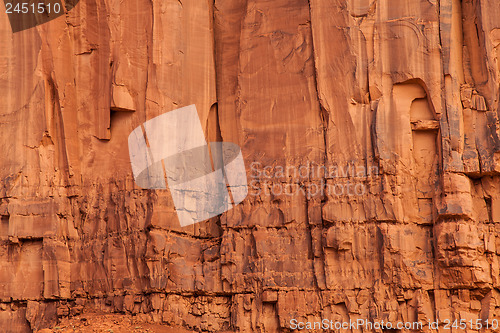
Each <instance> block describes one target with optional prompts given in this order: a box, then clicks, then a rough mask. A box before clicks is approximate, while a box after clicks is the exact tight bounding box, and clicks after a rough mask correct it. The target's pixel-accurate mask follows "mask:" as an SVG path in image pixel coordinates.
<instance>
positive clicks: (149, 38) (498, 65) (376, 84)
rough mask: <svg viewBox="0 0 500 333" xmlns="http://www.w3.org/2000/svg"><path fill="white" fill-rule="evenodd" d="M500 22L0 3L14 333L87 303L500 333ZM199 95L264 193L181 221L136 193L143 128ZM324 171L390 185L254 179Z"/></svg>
mask: <svg viewBox="0 0 500 333" xmlns="http://www.w3.org/2000/svg"><path fill="white" fill-rule="evenodd" d="M499 17H500V3H498V1H486V0H462V1H459V0H440V1H437V0H399V1H381V0H310V1H307V0H274V1H265V0H215V1H214V0H211V1H204V0H182V1H177V0H165V1H153V2H151V1H145V0H125V1H117V0H80V1H79V3H78V5H77V6H76V7H75V8H74V9H72V10H71V11H69V12H68V13H67V14H66V15H63V16H61V17H59V18H57V19H54V20H52V21H50V22H48V23H46V24H43V25H40V26H38V27H35V28H32V29H29V30H24V31H20V32H16V33H12V30H11V27H10V24H9V20H8V17H7V14H6V13H5V12H4V11H3V10H2V11H1V12H0V45H1V50H2V51H1V52H0V96H1V98H0V137H1V138H2V140H1V141H0V153H1V155H0V156H1V158H2V159H1V162H0V179H1V182H0V217H1V222H0V242H1V243H0V327H1V328H2V329H1V330H2V332H30V331H32V330H40V329H44V328H48V327H54V325H55V324H56V322H57V321H58V320H61V319H64V318H66V317H68V316H74V315H81V314H82V313H83V314H84V313H86V312H87V311H97V312H109V313H111V312H119V313H125V314H127V315H135V316H137V318H141V320H144V321H150V322H154V323H156V324H158V323H159V324H161V323H163V324H165V325H168V326H178V327H181V326H182V327H183V328H184V329H188V330H196V331H200V330H201V331H208V332H219V331H241V332H278V331H286V330H287V329H289V328H290V320H291V319H293V318H295V319H299V320H301V321H319V320H321V319H324V318H327V319H329V320H334V321H349V320H353V321H354V320H357V319H360V318H361V319H365V320H371V321H381V320H384V321H391V322H398V321H411V322H413V321H419V322H421V323H423V325H424V329H423V330H422V332H430V330H429V329H428V327H427V323H428V322H432V321H435V320H440V321H443V320H446V319H448V320H452V321H453V320H455V319H458V320H461V319H464V320H467V321H469V320H473V321H474V322H475V321H476V320H477V319H481V320H483V321H485V320H490V321H491V320H493V319H500V266H499V256H500V235H499V232H500V138H499V135H500V125H499V112H500V21H499V20H498V18H499ZM190 104H195V105H196V107H197V109H198V113H199V116H200V119H201V123H202V127H203V129H204V131H205V135H206V138H207V140H208V141H222V140H223V141H228V142H234V143H237V144H239V145H240V146H241V148H242V152H243V157H244V159H245V162H246V165H247V176H248V180H249V184H251V188H250V194H249V195H248V197H247V199H246V200H245V201H244V202H243V203H241V204H240V205H239V206H237V207H236V208H234V209H233V210H231V211H229V212H227V213H225V214H223V215H222V216H220V217H218V218H213V219H211V220H209V221H206V222H202V223H198V224H196V225H193V226H189V227H185V228H181V227H180V226H179V222H178V220H177V217H176V212H175V209H174V205H173V202H172V199H171V197H170V194H169V192H168V190H166V191H165V190H164V191H160V190H158V191H154V190H144V189H141V188H139V187H137V186H136V185H135V183H134V179H133V176H132V170H131V168H130V161H129V155H128V146H127V137H128V135H129V133H130V132H131V131H132V130H133V129H134V128H136V127H137V126H139V125H140V124H142V123H143V122H145V121H146V120H149V119H151V118H154V117H155V116H158V115H160V114H163V113H165V112H168V111H171V110H174V109H177V108H179V107H182V106H186V105H190ZM252 163H253V164H252ZM252 165H253V166H258V168H257V170H254V168H253V167H251V166H252ZM307 165H314V166H325V167H327V168H340V169H342V170H344V171H345V169H346V167H347V166H355V167H356V168H357V169H359V168H361V169H363V170H365V171H367V170H374V172H364V173H363V172H361V173H360V174H354V175H353V174H352V173H350V174H344V173H343V172H339V173H334V174H327V175H325V174H318V173H316V174H313V175H307V176H304V177H301V176H299V177H292V178H290V177H271V178H269V177H266V174H260V170H262V169H263V168H264V167H266V166H272V167H273V168H274V169H273V170H276V169H279V168H278V167H283V168H284V169H286V168H289V169H291V170H294V169H295V170H297V169H299V167H301V166H307ZM259 174H260V177H257V176H258V175H259ZM273 176H275V174H273ZM352 184H356V185H360V186H359V187H358V190H360V189H362V191H361V190H360V191H358V192H356V193H354V194H353V193H347V191H343V192H342V191H329V190H328V189H331V188H334V189H335V188H337V189H338V188H340V189H344V190H345V189H347V188H348V187H349V186H352ZM291 185H297V186H296V187H293V186H291ZM287 186H289V187H288V188H289V189H290V188H295V189H297V188H302V189H306V190H303V191H299V190H296V191H295V192H294V193H293V195H288V194H284V193H279V192H278V193H277V191H273V189H276V188H281V189H283V188H287ZM318 188H320V189H322V191H319V193H315V194H317V195H310V194H311V192H310V191H308V190H310V189H318ZM269 189H271V191H269ZM471 331H474V330H471ZM490 331H492V330H490Z"/></svg>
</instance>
